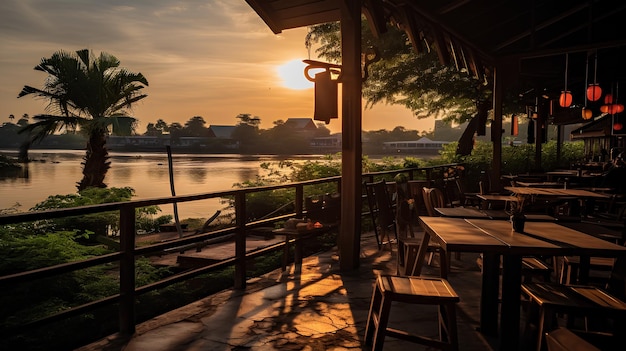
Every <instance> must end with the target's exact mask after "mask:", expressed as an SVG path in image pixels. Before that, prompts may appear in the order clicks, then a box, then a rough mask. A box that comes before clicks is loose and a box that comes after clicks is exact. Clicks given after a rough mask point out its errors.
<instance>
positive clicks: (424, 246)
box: [413, 230, 447, 278]
mask: <svg viewBox="0 0 626 351" xmlns="http://www.w3.org/2000/svg"><path fill="white" fill-rule="evenodd" d="M429 241H430V233H428V231H427V230H426V231H425V232H424V236H423V237H422V243H421V244H420V247H419V249H418V251H417V259H416V260H415V265H414V268H413V275H420V274H421V273H422V266H423V265H424V258H425V257H426V253H427V251H428V242H429ZM440 254H443V252H442V253H440ZM441 272H442V273H441V274H442V278H445V275H447V272H444V271H443V270H442V271H441Z"/></svg>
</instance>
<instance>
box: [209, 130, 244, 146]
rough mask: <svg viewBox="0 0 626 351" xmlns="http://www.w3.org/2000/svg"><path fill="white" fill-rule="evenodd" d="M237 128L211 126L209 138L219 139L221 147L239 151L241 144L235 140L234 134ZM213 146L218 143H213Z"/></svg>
mask: <svg viewBox="0 0 626 351" xmlns="http://www.w3.org/2000/svg"><path fill="white" fill-rule="evenodd" d="M236 128H237V126H224V125H210V126H209V137H210V138H216V139H219V145H220V147H223V148H226V149H229V150H236V149H239V142H238V141H237V140H235V139H233V132H234V131H235V129H236ZM212 144H213V146H215V145H216V144H217V143H215V142H213V143H212Z"/></svg>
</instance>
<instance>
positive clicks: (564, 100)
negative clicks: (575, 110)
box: [559, 90, 572, 107]
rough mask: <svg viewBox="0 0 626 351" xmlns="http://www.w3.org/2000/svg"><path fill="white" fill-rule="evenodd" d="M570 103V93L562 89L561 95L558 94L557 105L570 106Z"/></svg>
mask: <svg viewBox="0 0 626 351" xmlns="http://www.w3.org/2000/svg"><path fill="white" fill-rule="evenodd" d="M571 104H572V93H571V92H570V91H569V90H567V91H562V92H561V96H559V105H560V106H561V107H570V105H571Z"/></svg>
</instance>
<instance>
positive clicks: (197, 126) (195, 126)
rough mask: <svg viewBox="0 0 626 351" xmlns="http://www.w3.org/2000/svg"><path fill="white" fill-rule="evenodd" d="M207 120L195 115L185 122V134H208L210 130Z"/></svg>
mask: <svg viewBox="0 0 626 351" xmlns="http://www.w3.org/2000/svg"><path fill="white" fill-rule="evenodd" d="M205 125H206V121H205V120H204V118H203V117H202V116H193V117H191V118H190V119H189V120H188V121H187V122H186V123H185V129H184V133H185V136H193V137H203V136H207V135H208V132H209V130H208V129H207V128H206V127H205Z"/></svg>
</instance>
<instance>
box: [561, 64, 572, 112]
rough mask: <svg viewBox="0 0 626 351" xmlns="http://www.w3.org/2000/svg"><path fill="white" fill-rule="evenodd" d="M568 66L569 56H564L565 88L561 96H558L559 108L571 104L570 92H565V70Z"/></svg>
mask: <svg viewBox="0 0 626 351" xmlns="http://www.w3.org/2000/svg"><path fill="white" fill-rule="evenodd" d="M568 66H569V54H568V53H566V54H565V88H564V89H563V91H561V96H559V105H561V107H570V105H571V104H572V92H570V91H569V90H567V68H568Z"/></svg>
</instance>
